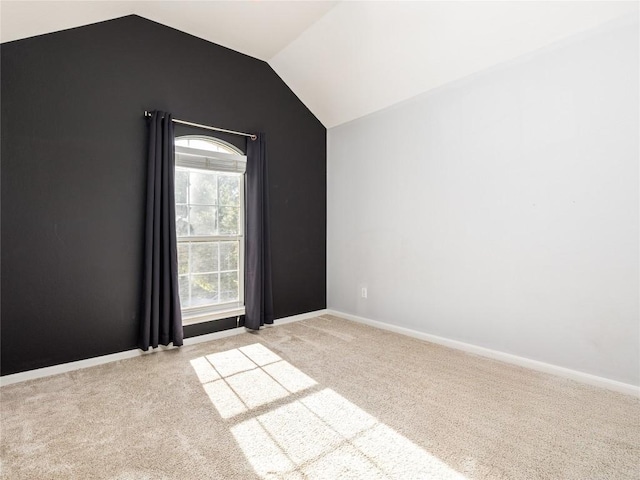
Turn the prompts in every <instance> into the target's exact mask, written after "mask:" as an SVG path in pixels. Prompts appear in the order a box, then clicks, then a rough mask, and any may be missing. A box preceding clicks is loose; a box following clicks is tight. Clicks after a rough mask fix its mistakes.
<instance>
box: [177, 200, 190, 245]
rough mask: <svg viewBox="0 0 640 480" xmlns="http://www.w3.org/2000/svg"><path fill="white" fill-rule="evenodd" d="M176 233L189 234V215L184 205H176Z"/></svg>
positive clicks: (182, 235) (180, 234)
mask: <svg viewBox="0 0 640 480" xmlns="http://www.w3.org/2000/svg"><path fill="white" fill-rule="evenodd" d="M176 233H177V234H178V236H179V237H184V236H186V235H189V215H188V210H187V206H186V205H176Z"/></svg>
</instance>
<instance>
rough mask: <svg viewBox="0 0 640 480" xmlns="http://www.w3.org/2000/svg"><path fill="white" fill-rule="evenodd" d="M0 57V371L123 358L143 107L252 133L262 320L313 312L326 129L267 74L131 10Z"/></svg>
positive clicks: (131, 344) (135, 291)
mask: <svg viewBox="0 0 640 480" xmlns="http://www.w3.org/2000/svg"><path fill="white" fill-rule="evenodd" d="M1 57H2V65H1V68H2V70H1V73H2V76H1V83H2V91H1V94H2V98H1V100H2V102H1V113H2V117H1V122H2V147H1V154H2V157H1V162H2V163H1V168H2V171H1V175H2V185H1V187H2V191H1V198H2V212H1V214H2V216H1V221H2V238H1V242H2V243H1V246H2V252H1V255H2V258H1V260H2V265H1V274H2V278H1V281H2V293H1V300H2V305H1V332H0V335H1V355H2V359H1V360H2V361H1V367H2V369H1V371H2V374H3V375H6V374H11V373H16V372H20V371H25V370H30V369H34V368H40V367H46V366H51V365H56V364H59V363H64V362H70V361H75V360H80V359H85V358H90V357H94V356H99V355H105V354H109V353H115V352H119V351H124V350H128V349H132V348H135V346H136V339H137V333H138V319H139V315H140V301H139V297H140V287H141V285H140V282H141V266H142V242H143V216H142V215H143V210H144V208H143V202H144V196H145V192H144V188H145V181H144V174H145V161H146V152H145V148H146V121H145V119H144V118H143V112H144V110H150V109H158V110H166V111H170V112H172V113H173V114H174V116H175V117H176V118H180V119H185V120H190V121H194V122H198V123H204V124H209V125H216V126H222V127H225V128H231V129H237V130H242V131H249V132H252V131H262V132H265V133H266V135H267V142H268V144H267V145H268V158H269V162H270V185H269V190H270V195H271V219H272V226H273V230H272V233H271V234H272V249H273V276H274V278H273V280H274V304H275V314H276V318H281V317H285V316H289V315H294V314H299V313H303V312H309V311H313V310H318V309H322V308H325V306H326V240H325V238H326V141H325V139H326V130H325V128H324V127H323V126H322V124H321V123H320V122H319V121H318V120H317V119H316V118H315V117H314V116H313V114H311V113H310V112H309V110H308V109H307V108H306V107H305V106H304V105H303V104H302V102H301V101H300V100H299V99H298V98H297V97H296V96H295V95H294V94H293V93H292V92H291V90H290V89H289V88H288V87H287V86H286V85H285V84H284V82H283V81H282V80H281V79H280V78H279V77H278V76H277V75H276V74H275V73H274V71H273V70H272V69H271V68H270V67H269V65H268V64H266V63H265V62H263V61H260V60H256V59H254V58H251V57H248V56H246V55H243V54H240V53H238V52H234V51H232V50H229V49H226V48H224V47H221V46H218V45H215V44H212V43H210V42H207V41H204V40H201V39H198V38H196V37H193V36H190V35H187V34H185V33H182V32H179V31H177V30H174V29H171V28H168V27H165V26H163V25H160V24H157V23H154V22H151V21H149V20H146V19H143V18H140V17H137V16H128V17H124V18H120V19H116V20H111V21H108V22H102V23H98V24H94V25H89V26H86V27H81V28H76V29H72V30H67V31H63V32H57V33H53V34H48V35H43V36H39V37H34V38H30V39H25V40H19V41H15V42H10V43H6V44H3V45H2V46H1ZM187 133H191V134H193V133H202V131H201V130H190V129H187V128H179V129H177V130H176V134H187ZM219 137H220V138H222V139H224V140H226V141H229V142H231V143H233V144H235V145H237V146H238V147H240V148H241V149H242V150H245V140H244V139H243V138H242V137H236V136H224V135H221V136H219ZM208 325H209V324H204V325H203V326H200V327H198V328H191V329H186V334H187V336H189V335H190V334H191V335H193V334H202V333H207V332H208V331H210V330H208V328H209V326H208ZM211 328H214V327H213V326H212V327H211Z"/></svg>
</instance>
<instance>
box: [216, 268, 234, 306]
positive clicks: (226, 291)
mask: <svg viewBox="0 0 640 480" xmlns="http://www.w3.org/2000/svg"><path fill="white" fill-rule="evenodd" d="M233 300H238V272H228V273H221V274H220V301H221V302H230V301H233Z"/></svg>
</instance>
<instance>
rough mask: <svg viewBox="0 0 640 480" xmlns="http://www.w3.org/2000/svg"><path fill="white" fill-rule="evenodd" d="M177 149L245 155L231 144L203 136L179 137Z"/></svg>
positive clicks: (176, 142)
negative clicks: (186, 148) (184, 148)
mask: <svg viewBox="0 0 640 480" xmlns="http://www.w3.org/2000/svg"><path fill="white" fill-rule="evenodd" d="M175 144H176V147H188V148H196V149H198V150H207V151H209V152H220V153H230V154H232V155H243V153H242V152H241V151H240V149H238V148H237V147H235V146H234V145H231V144H230V143H227V142H225V141H223V140H220V139H218V138H213V137H205V136H202V135H184V136H182V137H177V138H176V141H175Z"/></svg>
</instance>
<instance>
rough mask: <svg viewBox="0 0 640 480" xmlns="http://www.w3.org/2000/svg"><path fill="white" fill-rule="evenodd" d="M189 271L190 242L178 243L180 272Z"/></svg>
mask: <svg viewBox="0 0 640 480" xmlns="http://www.w3.org/2000/svg"><path fill="white" fill-rule="evenodd" d="M185 273H189V244H188V243H179V244H178V274H179V275H182V274H185Z"/></svg>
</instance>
